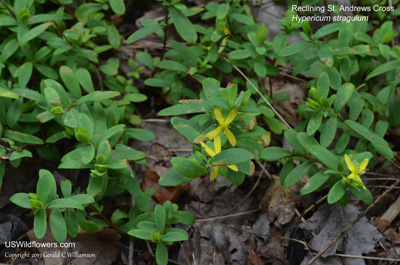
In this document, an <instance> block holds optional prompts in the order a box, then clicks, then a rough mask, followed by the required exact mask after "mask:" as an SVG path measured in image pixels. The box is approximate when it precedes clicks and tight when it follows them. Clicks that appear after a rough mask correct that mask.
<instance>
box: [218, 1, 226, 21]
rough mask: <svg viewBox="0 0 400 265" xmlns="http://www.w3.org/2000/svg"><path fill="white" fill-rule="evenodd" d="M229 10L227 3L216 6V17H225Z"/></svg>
mask: <svg viewBox="0 0 400 265" xmlns="http://www.w3.org/2000/svg"><path fill="white" fill-rule="evenodd" d="M228 11H229V5H228V4H220V5H219V6H218V10H217V18H218V19H219V20H222V19H224V18H225V17H226V15H227V14H228Z"/></svg>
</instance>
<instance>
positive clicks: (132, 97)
mask: <svg viewBox="0 0 400 265" xmlns="http://www.w3.org/2000/svg"><path fill="white" fill-rule="evenodd" d="M124 99H126V100H129V101H130V102H143V101H146V100H147V96H146V95H144V94H140V93H130V94H126V95H125V96H124Z"/></svg>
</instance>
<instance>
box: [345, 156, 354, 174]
mask: <svg viewBox="0 0 400 265" xmlns="http://www.w3.org/2000/svg"><path fill="white" fill-rule="evenodd" d="M344 160H345V161H346V165H347V167H348V168H349V169H350V171H351V172H354V171H355V168H354V164H353V162H351V159H350V157H349V156H348V155H344Z"/></svg>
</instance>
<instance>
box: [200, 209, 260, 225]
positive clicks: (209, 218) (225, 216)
mask: <svg viewBox="0 0 400 265" xmlns="http://www.w3.org/2000/svg"><path fill="white" fill-rule="evenodd" d="M258 211H261V209H254V210H250V211H247V212H242V213H234V214H229V215H221V216H212V217H200V218H196V221H197V222H207V221H213V220H218V219H225V218H232V217H236V216H241V215H246V214H249V213H255V212H258Z"/></svg>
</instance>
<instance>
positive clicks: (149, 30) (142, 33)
mask: <svg viewBox="0 0 400 265" xmlns="http://www.w3.org/2000/svg"><path fill="white" fill-rule="evenodd" d="M160 29H161V26H160V25H159V24H152V25H149V26H147V27H144V28H141V29H138V30H136V31H135V32H134V33H133V34H132V35H131V36H129V38H128V39H127V40H126V44H130V43H132V42H135V41H138V40H140V39H143V38H144V37H147V36H149V35H150V34H153V33H154V32H156V31H158V30H160Z"/></svg>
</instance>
